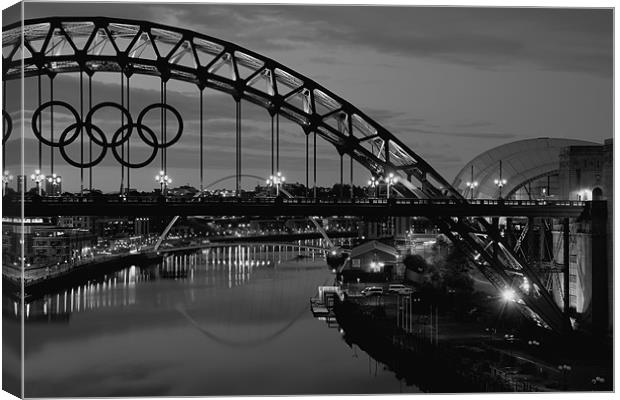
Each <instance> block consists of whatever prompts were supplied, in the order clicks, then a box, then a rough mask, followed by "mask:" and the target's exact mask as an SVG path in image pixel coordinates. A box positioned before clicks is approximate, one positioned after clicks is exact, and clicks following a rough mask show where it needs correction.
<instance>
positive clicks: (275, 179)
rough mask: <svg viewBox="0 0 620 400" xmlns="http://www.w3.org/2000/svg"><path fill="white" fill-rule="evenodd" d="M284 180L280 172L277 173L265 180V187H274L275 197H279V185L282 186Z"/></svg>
mask: <svg viewBox="0 0 620 400" xmlns="http://www.w3.org/2000/svg"><path fill="white" fill-rule="evenodd" d="M285 180H286V178H285V177H284V175H282V172H279V171H278V172H277V173H276V174H275V175H271V176H270V177H269V179H267V181H266V183H267V186H269V187H271V186H275V187H276V197H277V196H279V195H280V185H282V184H284V181H285Z"/></svg>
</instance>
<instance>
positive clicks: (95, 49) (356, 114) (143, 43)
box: [2, 17, 456, 197]
mask: <svg viewBox="0 0 620 400" xmlns="http://www.w3.org/2000/svg"><path fill="white" fill-rule="evenodd" d="M3 31H4V32H3V39H2V45H3V50H4V51H3V55H6V57H4V56H3V79H4V80H9V79H16V78H19V77H20V76H21V71H22V62H23V70H24V75H25V76H26V77H28V76H36V75H41V74H48V75H50V76H53V75H55V74H58V73H68V72H80V71H83V72H86V73H87V74H89V75H90V74H94V73H96V72H99V71H116V72H122V73H124V74H126V75H127V76H131V75H132V74H144V75H153V76H159V77H161V79H162V80H163V81H164V82H166V81H168V80H170V79H175V80H181V81H185V82H191V83H194V84H196V85H197V86H198V87H199V88H200V89H201V90H202V89H204V88H207V87H208V88H212V89H216V90H219V91H222V92H226V93H229V94H230V95H232V96H233V97H234V98H235V99H236V100H239V99H244V100H247V101H250V102H252V103H254V104H257V105H259V106H262V107H264V108H266V109H267V110H268V111H269V112H270V113H271V114H272V115H273V114H275V113H278V114H280V115H282V116H284V117H285V118H287V119H289V120H291V121H294V122H295V123H297V124H299V125H300V126H301V127H302V128H303V130H304V132H305V133H306V134H310V133H311V132H316V133H317V134H318V135H319V136H320V137H322V138H323V139H325V140H327V141H328V142H330V143H332V144H333V145H334V146H335V147H336V148H337V149H338V151H339V152H340V153H341V154H347V155H349V156H351V157H352V158H354V159H355V160H356V161H357V162H359V163H361V164H362V165H364V166H365V167H366V168H368V169H369V170H370V171H371V172H372V173H374V174H377V175H379V174H384V173H386V171H390V172H395V173H400V174H401V175H403V176H405V177H407V178H411V177H413V178H415V179H417V180H418V182H419V183H420V186H421V187H423V190H422V191H419V190H418V191H416V195H417V196H418V197H437V196H439V194H440V192H441V191H444V192H445V191H447V192H454V189H453V188H452V187H451V186H450V184H449V183H448V182H447V181H445V180H444V179H443V177H441V175H439V174H438V173H437V172H436V171H435V170H434V169H433V168H432V167H431V166H430V165H429V164H428V163H426V162H425V161H424V160H423V159H422V158H421V157H419V156H418V155H417V154H416V153H415V152H413V151H412V150H411V149H409V148H408V147H407V146H405V145H404V144H403V143H402V142H401V141H400V140H399V139H398V138H397V137H395V136H394V135H392V134H391V133H390V132H389V131H387V130H386V129H385V128H384V127H382V126H381V125H379V124H378V123H377V122H375V121H374V120H372V119H371V118H369V117H368V116H367V115H366V114H365V113H363V112H362V111H361V110H359V109H358V108H356V107H355V106H354V105H352V104H351V103H349V102H347V101H346V100H344V99H342V98H340V97H339V96H337V95H336V94H334V93H332V92H331V91H329V90H328V89H327V88H325V87H323V86H321V85H319V84H318V83H316V82H315V81H314V80H312V79H310V78H307V77H305V76H303V75H301V74H299V73H297V72H295V71H293V70H291V69H290V68H287V67H285V66H284V65H282V64H280V63H278V62H276V61H274V60H272V59H270V58H267V57H264V56H262V55H260V54H257V53H255V52H253V51H251V50H248V49H245V48H242V47H240V46H238V45H236V44H233V43H230V42H227V41H223V40H220V39H217V38H213V37H210V36H206V35H202V34H199V33H195V32H192V31H188V30H185V29H180V28H176V27H174V28H173V27H168V26H163V25H159V24H154V23H151V22H146V21H135V20H123V19H116V18H114V19H112V18H103V17H98V18H83V17H62V18H61V17H57V18H45V19H34V20H27V21H25V22H24V25H23V31H22V26H21V25H20V24H13V25H10V26H7V27H5V28H3ZM22 32H23V39H24V49H23V51H21V50H20V48H21V40H22ZM429 181H430V182H432V184H431V185H428V184H427V182H429ZM435 188H439V190H435ZM410 189H414V187H412V186H410ZM453 194H456V193H455V192H454V193H453Z"/></svg>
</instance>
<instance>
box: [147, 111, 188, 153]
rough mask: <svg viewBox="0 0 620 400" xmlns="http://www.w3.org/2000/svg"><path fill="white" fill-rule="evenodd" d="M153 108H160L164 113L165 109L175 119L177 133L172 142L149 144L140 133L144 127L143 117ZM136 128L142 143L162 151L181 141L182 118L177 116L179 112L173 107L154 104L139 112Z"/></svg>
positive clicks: (179, 115)
mask: <svg viewBox="0 0 620 400" xmlns="http://www.w3.org/2000/svg"><path fill="white" fill-rule="evenodd" d="M154 108H162V109H164V112H166V111H165V109H168V110H170V111H171V112H172V113H173V114H174V116H175V117H176V119H177V123H178V128H177V133H176V134H175V136H174V137H173V138H172V140H170V141H169V142H166V143H164V142H163V141H162V143H160V144H159V145H158V144H157V143H156V142H149V140H148V139H147V138H146V137H144V134H143V133H142V127H144V126H145V125H143V124H142V120H143V119H144V116H145V115H146V113H147V112H149V111H151V109H154ZM137 128H138V134H139V135H140V137H141V138H142V140H143V141H144V143H146V144H148V145H149V146H151V147H154V146H158V147H159V148H162V149H164V148H166V147H170V146H172V145H173V144H175V143H176V142H178V141H179V139H181V134H182V133H183V118H181V114H179V112H178V111H177V110H176V109H175V108H174V107H172V106H171V105H170V104H164V103H155V104H151V105H150V106H147V107H146V108H145V109H144V110H142V111H141V112H140V114H139V115H138V126H137Z"/></svg>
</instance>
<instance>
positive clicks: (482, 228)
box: [2, 17, 567, 330]
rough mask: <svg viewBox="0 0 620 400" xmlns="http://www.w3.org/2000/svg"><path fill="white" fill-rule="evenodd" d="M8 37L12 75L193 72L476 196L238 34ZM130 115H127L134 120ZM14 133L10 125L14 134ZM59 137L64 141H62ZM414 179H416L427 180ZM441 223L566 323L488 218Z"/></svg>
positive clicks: (94, 23)
mask: <svg viewBox="0 0 620 400" xmlns="http://www.w3.org/2000/svg"><path fill="white" fill-rule="evenodd" d="M22 40H23V43H24V48H23V49H22V48H21V43H22ZM2 45H3V71H2V73H3V81H6V80H10V79H18V78H20V77H21V76H22V72H23V74H24V75H25V76H26V77H30V76H40V75H49V76H50V77H53V76H55V75H56V74H58V73H69V72H85V73H86V74H88V75H92V74H94V73H97V72H100V71H111V72H119V73H122V74H124V75H126V76H127V77H129V76H131V75H132V74H144V75H153V76H158V77H160V78H161V80H162V82H167V81H168V80H170V79H175V80H181V81H185V82H191V83H194V84H195V85H197V86H198V88H199V89H200V90H201V93H202V90H204V89H205V88H212V89H215V90H218V91H222V92H225V93H228V94H230V95H232V96H233V97H234V99H235V101H237V103H238V102H239V101H240V100H241V99H243V100H246V101H249V102H252V103H254V104H257V105H259V106H262V107H264V108H265V109H267V110H268V111H269V113H270V114H271V115H272V116H273V115H275V114H278V115H282V116H284V117H285V118H287V119H289V120H291V121H294V122H295V123H297V124H299V125H300V126H301V127H302V128H303V130H304V132H305V133H306V135H310V134H316V135H318V136H320V137H321V138H323V139H324V140H326V141H328V142H330V143H332V144H333V145H334V146H335V147H336V148H337V150H338V152H339V153H340V154H347V155H349V156H350V157H351V158H352V159H355V160H356V161H357V162H358V163H360V164H361V165H362V166H364V167H365V168H367V169H368V170H369V171H370V172H371V173H373V174H377V175H379V174H385V173H387V172H393V173H396V174H399V175H401V177H403V178H405V177H406V179H401V180H400V184H401V185H403V186H404V187H405V188H407V189H408V190H409V191H410V192H411V193H413V194H414V195H415V196H416V197H421V198H445V197H447V198H453V199H459V200H462V201H464V202H465V201H466V200H464V199H463V197H462V196H461V194H460V193H459V192H458V191H457V190H455V189H454V188H453V187H452V186H451V185H450V184H449V183H448V182H447V181H446V180H445V179H443V177H441V175H439V174H438V173H437V172H436V171H435V170H434V169H433V168H432V167H431V166H430V165H429V164H428V163H426V162H425V161H424V160H423V159H422V158H421V157H419V156H418V155H417V154H416V153H415V152H414V151H412V150H411V149H409V148H408V147H407V146H405V145H404V144H403V143H402V142H401V141H400V140H399V139H398V138H397V137H395V136H394V135H393V134H391V133H390V132H389V131H388V130H387V129H385V128H384V127H382V126H381V125H379V124H378V123H377V122H375V121H374V120H372V119H371V118H369V117H368V116H367V115H366V114H365V113H363V112H362V111H361V110H359V109H358V108H356V107H355V106H354V105H353V104H351V103H349V102H347V101H346V100H344V99H342V98H341V97H339V96H337V95H336V94H334V93H332V92H331V91H329V90H328V89H327V88H325V87H323V86H321V85H319V84H318V83H317V82H315V81H314V80H312V79H309V78H307V77H305V76H303V75H301V74H299V73H297V72H295V71H293V70H291V69H290V68H287V67H285V66H284V65H282V64H280V63H278V62H276V61H274V60H272V59H270V58H267V57H264V56H262V55H260V54H257V53H255V52H253V51H250V50H248V49H245V48H242V47H240V46H238V45H235V44H233V43H230V42H227V41H223V40H220V39H217V38H213V37H209V36H206V35H202V34H199V33H195V32H192V31H188V30H184V29H180V28H176V27H168V26H163V25H159V24H154V23H151V22H146V21H135V20H124V19H112V18H102V17H98V18H84V17H65V18H60V17H57V18H46V19H35V20H28V21H24V23H23V25H21V24H19V23H18V24H13V25H10V26H8V27H5V28H3V38H2ZM162 84H163V83H162ZM57 106H58V107H60V106H63V105H62V104H57ZM98 106H101V105H98ZM98 106H95V108H94V109H96V107H98ZM163 106H164V107H167V106H166V105H165V104H164V105H163ZM114 107H117V106H116V105H115V106H114ZM150 107H151V106H150ZM152 107H160V108H161V106H160V105H153V106H152ZM117 108H118V107H117ZM92 111H93V110H91V111H90V112H89V114H88V115H92ZM171 111H172V110H171ZM130 117H131V116H130V115H127V119H128V120H129V119H130ZM177 117H178V116H177ZM138 119H140V118H138ZM179 122H181V121H180V120H179ZM79 124H82V126H85V127H86V130H87V131H89V136H91V139H93V141H95V142H97V141H99V142H101V143H104V139H105V138H103V133H102V132H97V129H96V127H93V126H92V123H91V121H90V120H89V118H87V121H86V122H83V121H80V122H79ZM35 125H36V124H35V121H34V120H33V126H35ZM128 125H131V124H130V123H128ZM134 125H135V126H136V127H137V129H138V133H139V134H140V136H141V137H142V139H143V140H144V141H145V142H147V143H149V144H151V147H153V148H156V147H160V148H165V147H167V146H170V145H172V144H173V141H176V140H178V137H176V136H175V138H174V139H173V140H172V141H170V142H167V143H159V144H158V143H157V141H156V138H155V135H154V134H153V133H152V132H150V133H149V132H148V129H146V128H145V127H144V126H143V125H142V124H141V123H140V121H138V123H137V124H134ZM132 126H133V125H132ZM129 129H131V128H129ZM93 131H94V133H93ZM77 133H78V129H77V128H76V129H75V133H74V134H73V135H72V136H71V137H70V138H68V139H67V138H66V135H67V134H68V133H65V138H61V141H66V142H69V141H71V140H73V139H74V137H75V136H76V135H77ZM9 134H10V132H9V133H8V134H7V133H6V132H5V137H4V138H3V140H4V141H6V137H7V136H8V135H9ZM118 135H120V137H113V138H112V139H111V146H112V150H113V151H115V149H116V145H117V144H122V143H123V142H124V141H126V139H125V137H128V136H129V133H128V134H126V135H125V134H123V133H122V132H121V133H120V134H119V133H118V132H117V134H116V136H118ZM145 135H146V136H145ZM39 139H41V138H39ZM56 146H58V147H61V151H62V146H59V145H56ZM115 156H117V154H116V153H115ZM117 159H119V158H118V157H117ZM120 160H121V161H122V158H120ZM126 166H128V167H132V166H131V165H126ZM410 179H415V181H417V184H414V183H413V182H411V181H410ZM435 223H437V225H438V226H439V227H441V229H442V231H443V232H444V233H445V234H446V235H448V236H449V237H450V238H451V239H452V240H453V241H454V243H455V244H456V245H458V246H460V247H461V248H462V249H463V250H464V251H465V252H466V253H467V254H468V255H470V256H471V258H472V262H473V263H474V264H475V265H476V266H477V267H478V268H479V269H480V270H481V271H482V272H483V273H484V274H485V275H486V276H487V278H488V279H489V280H490V281H491V282H492V283H493V284H494V285H495V287H497V288H498V289H499V290H507V289H510V290H513V291H514V292H515V295H516V298H517V299H518V301H516V302H517V303H519V304H521V305H523V306H524V307H523V309H525V310H526V312H528V313H530V315H531V316H532V318H534V319H535V320H536V321H538V322H539V323H540V324H541V325H546V326H548V327H550V328H552V329H554V330H563V329H565V328H566V326H567V318H566V316H564V315H563V314H562V312H561V311H560V310H559V307H558V306H557V304H556V303H555V302H554V301H553V298H552V297H551V295H550V294H549V293H548V292H546V291H545V289H544V286H543V285H542V283H541V282H540V280H539V279H538V277H537V276H536V274H535V273H534V271H532V270H531V269H530V268H529V267H528V265H527V264H526V263H525V262H524V260H521V259H519V258H518V257H517V256H516V255H514V254H513V253H512V251H511V250H510V249H509V248H508V246H506V245H505V244H504V243H503V241H502V239H501V235H500V233H499V232H498V231H497V229H496V228H495V227H494V226H492V225H491V224H490V223H489V222H488V221H486V220H485V219H484V218H478V219H476V220H473V221H472V220H465V219H456V218H449V217H441V218H436V219H435ZM523 278H527V279H528V282H530V283H531V284H530V287H531V288H532V290H525V289H524V288H523V285H522V284H520V283H519V282H522V281H523Z"/></svg>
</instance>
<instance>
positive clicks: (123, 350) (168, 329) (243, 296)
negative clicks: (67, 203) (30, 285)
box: [25, 245, 417, 397]
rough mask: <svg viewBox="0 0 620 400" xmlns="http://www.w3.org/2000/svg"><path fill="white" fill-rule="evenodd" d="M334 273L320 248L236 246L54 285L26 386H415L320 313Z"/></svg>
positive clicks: (245, 391) (165, 389)
mask: <svg viewBox="0 0 620 400" xmlns="http://www.w3.org/2000/svg"><path fill="white" fill-rule="evenodd" d="M332 281H333V275H332V274H331V273H330V272H329V271H328V269H327V268H326V265H325V261H324V257H323V254H322V253H321V252H318V251H311V250H307V249H303V248H299V247H275V248H274V247H273V246H265V245H256V246H228V247H218V248H211V249H205V250H202V251H197V252H195V253H191V254H178V255H171V256H168V257H166V258H165V259H164V260H162V262H161V263H158V264H156V265H151V266H149V267H143V268H140V267H136V266H127V267H126V268H124V269H122V270H119V271H118V272H116V273H113V274H109V275H107V276H104V277H102V279H100V280H98V281H90V282H87V283H84V284H82V285H78V286H76V287H73V288H70V289H67V290H64V291H62V292H61V293H54V294H48V295H46V296H44V297H43V298H41V299H38V300H35V301H33V302H31V303H29V304H28V307H27V311H26V317H27V319H26V320H27V324H26V334H25V340H26V341H25V352H26V362H25V370H26V377H27V380H26V384H25V386H26V395H27V396H33V397H37V396H78V397H81V396H115V395H118V396H132V395H249V394H258V395H260V394H273V395H278V394H321V393H390V392H391V393H394V392H396V393H398V392H399V391H400V390H404V391H417V390H416V388H415V387H406V386H404V384H401V383H400V382H399V381H398V380H397V379H396V378H395V376H394V374H393V373H392V372H390V371H384V370H383V369H382V368H381V367H379V368H378V369H377V368H372V373H370V372H369V371H370V370H369V367H368V366H369V365H370V364H372V365H373V366H374V363H375V361H374V360H371V359H370V358H369V357H368V356H367V355H366V354H365V353H363V352H361V351H360V350H359V349H356V347H355V346H353V348H350V347H348V346H347V345H346V343H345V342H344V341H343V340H342V336H341V335H340V334H339V332H338V330H337V329H329V327H328V326H327V325H326V324H325V323H324V322H321V321H317V320H315V319H313V318H312V315H311V313H310V311H309V299H310V297H312V296H313V295H314V294H315V292H316V288H317V286H319V285H323V284H330V283H331V282H332ZM360 353H361V354H360ZM364 357H366V358H364ZM377 370H379V372H378V373H377Z"/></svg>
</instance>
